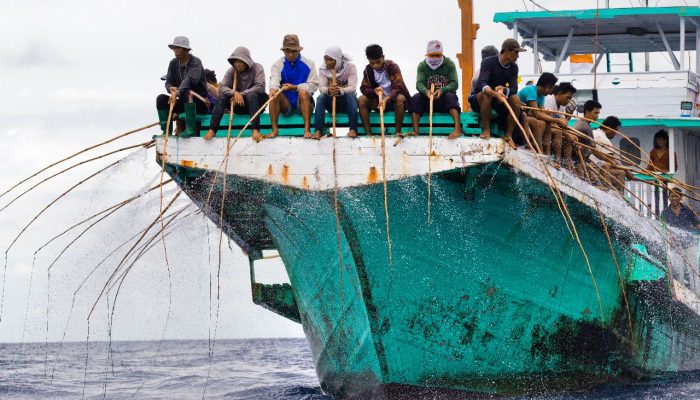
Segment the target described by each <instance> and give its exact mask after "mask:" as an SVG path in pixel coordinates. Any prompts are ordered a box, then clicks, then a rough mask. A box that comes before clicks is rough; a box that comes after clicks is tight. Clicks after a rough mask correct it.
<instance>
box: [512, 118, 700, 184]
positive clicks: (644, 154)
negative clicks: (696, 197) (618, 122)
mask: <svg viewBox="0 0 700 400" xmlns="http://www.w3.org/2000/svg"><path fill="white" fill-rule="evenodd" d="M521 107H522V108H523V109H528V110H534V109H537V110H539V111H543V112H546V113H550V114H551V113H557V114H561V115H565V116H568V117H574V118H578V119H582V120H584V121H588V122H592V123H595V124H598V125H600V126H601V127H603V128H606V129H609V130H610V131H611V132H615V133H616V134H618V135H620V136H621V137H622V138H623V139H625V140H626V141H627V142H629V143H631V144H632V146H634V147H635V148H636V149H637V150H639V151H640V153H641V154H642V155H643V156H646V157H647V160H644V159H642V158H639V157H635V156H633V155H631V154H628V155H629V156H631V157H632V158H636V159H637V160H639V161H640V162H646V163H650V162H651V157H650V156H649V153H647V152H646V151H644V149H642V148H641V147H639V146H637V144H636V143H634V142H633V141H632V140H631V139H630V137H629V136H627V135H625V134H624V133H622V132H620V131H619V130H617V129H613V128H611V127H609V126H607V125H604V124H602V123H600V122H598V121H596V120H593V119H589V118H585V117H582V116H578V115H574V114H569V113H566V112H563V111H554V110H548V109H543V108H535V107H529V106H525V105H522V106H521ZM569 129H572V128H571V127H569ZM579 134H581V133H580V132H579ZM585 137H586V138H588V139H590V137H589V136H588V135H585ZM601 144H602V143H601ZM602 145H603V146H604V147H607V148H609V149H613V150H615V151H617V148H615V147H611V146H608V145H604V144H602ZM623 157H625V158H626V156H623ZM628 160H629V159H628ZM628 163H629V164H631V165H636V162H633V161H628ZM639 168H640V170H641V171H643V173H644V174H645V175H650V176H655V173H654V172H653V171H650V170H648V169H645V168H642V167H639ZM656 180H657V181H658V180H659V179H658V178H656ZM674 183H676V184H678V185H679V186H681V187H683V188H684V189H686V190H690V191H693V192H695V191H700V188H698V187H695V186H693V185H689V184H687V183H684V182H680V181H675V182H674Z"/></svg>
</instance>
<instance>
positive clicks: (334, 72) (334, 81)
mask: <svg viewBox="0 0 700 400" xmlns="http://www.w3.org/2000/svg"><path fill="white" fill-rule="evenodd" d="M331 73H332V74H333V82H332V83H333V86H337V85H338V81H337V79H336V71H335V68H333V69H332V70H331ZM336 98H337V96H336V95H333V98H332V99H331V121H332V124H333V137H336V135H335V111H336V110H335V107H336Z"/></svg>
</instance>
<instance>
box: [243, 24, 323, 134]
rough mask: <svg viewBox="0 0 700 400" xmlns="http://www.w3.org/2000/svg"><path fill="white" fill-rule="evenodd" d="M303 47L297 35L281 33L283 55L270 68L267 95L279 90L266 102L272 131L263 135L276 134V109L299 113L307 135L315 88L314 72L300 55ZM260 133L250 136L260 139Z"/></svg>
mask: <svg viewBox="0 0 700 400" xmlns="http://www.w3.org/2000/svg"><path fill="white" fill-rule="evenodd" d="M303 49H304V48H303V47H301V46H300V45H299V37H298V36H297V35H294V34H289V35H285V36H284V40H283V41H282V48H281V49H280V50H282V51H283V52H284V57H282V58H280V59H279V60H277V61H276V62H275V63H274V64H273V65H272V68H271V70H270V97H271V98H272V97H273V96H275V93H277V92H278V91H280V90H282V91H283V92H282V93H281V94H280V95H278V96H277V97H274V98H273V100H272V101H271V102H270V124H271V125H272V132H270V133H268V134H267V135H265V137H267V138H273V137H276V136H277V135H278V134H279V128H278V119H279V115H280V112H281V113H284V115H291V114H292V113H294V112H295V111H297V110H298V111H299V112H301V115H302V117H303V118H304V137H305V138H311V137H312V136H311V111H312V110H313V106H314V100H313V93H314V92H315V91H316V90H317V89H318V83H319V81H318V73H317V72H316V65H315V64H314V62H313V61H312V60H311V59H308V58H306V57H304V56H302V55H301V51H302V50H303ZM261 138H262V135H260V136H258V137H254V139H256V140H260V139H261Z"/></svg>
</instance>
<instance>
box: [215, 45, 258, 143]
mask: <svg viewBox="0 0 700 400" xmlns="http://www.w3.org/2000/svg"><path fill="white" fill-rule="evenodd" d="M228 62H229V64H231V68H229V69H228V71H226V75H224V79H223V80H222V81H221V85H220V86H219V98H218V100H217V102H216V105H215V106H214V110H213V111H212V113H211V122H210V124H209V131H208V132H207V134H206V135H205V136H204V139H205V140H209V139H211V138H213V137H214V136H215V135H216V131H217V130H219V129H220V126H219V124H220V123H221V118H222V117H223V115H224V111H225V108H226V107H231V105H233V112H234V113H235V114H248V115H250V116H251V117H252V116H253V115H255V113H256V112H257V111H258V109H259V108H260V106H261V105H263V104H265V102H266V101H267V99H268V97H267V93H265V70H264V69H263V67H262V65H260V64H258V63H256V62H254V61H253V59H252V58H251V57H250V51H249V50H248V49H247V48H246V47H242V46H241V47H238V48H236V50H234V51H233V53H232V54H231V55H230V56H229V58H228ZM234 72H235V73H236V75H237V78H236V87H235V88H234V87H233V75H234ZM231 100H233V104H232V103H231ZM251 129H252V132H253V133H252V137H253V139H256V138H259V137H260V136H261V134H260V116H257V117H255V119H253V121H252V122H251Z"/></svg>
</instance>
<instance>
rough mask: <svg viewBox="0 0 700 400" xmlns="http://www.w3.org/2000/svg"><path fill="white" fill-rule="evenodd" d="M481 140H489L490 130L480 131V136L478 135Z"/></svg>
mask: <svg viewBox="0 0 700 400" xmlns="http://www.w3.org/2000/svg"><path fill="white" fill-rule="evenodd" d="M479 137H480V138H481V139H487V140H488V139H491V130H489V129H482V130H481V135H479Z"/></svg>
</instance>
